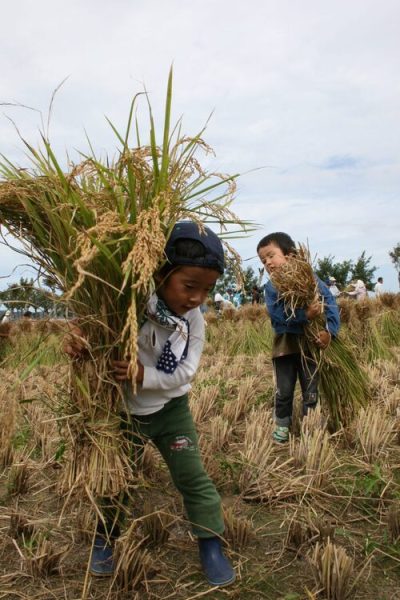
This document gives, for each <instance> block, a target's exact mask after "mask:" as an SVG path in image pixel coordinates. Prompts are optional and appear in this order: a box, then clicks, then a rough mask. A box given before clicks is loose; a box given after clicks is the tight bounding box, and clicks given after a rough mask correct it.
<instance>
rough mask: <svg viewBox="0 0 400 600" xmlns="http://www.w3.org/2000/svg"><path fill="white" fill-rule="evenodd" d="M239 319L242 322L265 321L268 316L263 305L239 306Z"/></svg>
mask: <svg viewBox="0 0 400 600" xmlns="http://www.w3.org/2000/svg"><path fill="white" fill-rule="evenodd" d="M238 313H239V318H240V319H241V320H243V321H255V322H256V323H259V322H260V321H262V320H263V319H264V320H267V319H268V314H267V310H266V307H265V305H264V304H245V305H244V306H241V307H240V309H239V311H238Z"/></svg>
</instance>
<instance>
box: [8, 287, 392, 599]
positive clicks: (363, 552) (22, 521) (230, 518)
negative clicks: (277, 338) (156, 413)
mask: <svg viewBox="0 0 400 600" xmlns="http://www.w3.org/2000/svg"><path fill="white" fill-rule="evenodd" d="M399 309H400V297H399V295H390V294H385V295H383V296H382V297H381V299H380V300H379V301H375V300H370V301H366V302H365V303H363V304H361V303H356V302H353V301H347V302H342V303H341V315H342V321H343V327H342V332H341V338H342V340H343V346H345V347H346V352H347V354H346V356H345V363H346V364H347V365H348V373H347V374H345V375H343V372H342V371H341V369H342V367H340V366H336V367H335V366H333V367H332V368H330V369H328V370H327V372H326V373H325V378H324V383H323V386H322V389H323V391H324V390H325V396H324V395H323V396H322V398H321V403H320V407H319V408H318V409H317V410H316V411H314V412H313V413H312V414H310V415H309V416H308V417H307V418H305V419H304V420H303V421H301V420H300V402H296V407H295V415H294V424H293V431H292V435H291V439H290V443H289V444H287V445H284V446H280V445H276V444H274V443H273V442H272V438H271V433H272V427H273V422H272V403H273V393H274V383H273V376H272V367H271V360H270V350H271V344H272V331H271V327H270V324H269V319H268V315H267V314H266V311H265V309H264V307H262V306H256V307H251V306H245V307H243V308H242V309H240V310H239V311H230V312H229V311H226V312H225V313H224V314H223V316H222V317H219V318H218V317H217V316H216V315H215V314H214V313H213V312H209V313H207V315H206V317H207V343H206V347H205V352H204V355H203V359H202V363H201V367H200V369H199V371H198V373H197V376H196V379H195V381H194V384H193V389H192V392H191V397H190V402H191V408H192V412H193V415H194V417H195V420H196V423H197V426H198V431H199V434H200V444H201V447H202V452H203V457H204V462H205V465H206V468H207V470H208V473H209V474H210V476H211V477H212V478H213V480H214V481H215V483H216V485H217V488H218V490H219V492H220V494H221V496H222V499H223V505H224V513H225V521H226V531H225V537H226V543H227V552H228V554H229V555H230V557H231V559H232V561H233V563H234V566H235V569H236V573H237V580H236V582H235V584H234V585H233V586H231V587H228V588H226V589H221V590H216V589H211V588H209V587H207V584H206V583H205V582H204V580H203V577H202V574H201V572H200V565H199V561H198V556H197V544H196V543H195V540H194V539H193V538H192V536H191V533H190V527H189V525H188V523H187V522H186V521H185V516H184V513H183V507H182V502H181V499H180V497H179V495H178V494H177V493H176V492H175V490H174V487H173V485H172V483H171V481H170V479H169V475H168V473H167V471H166V468H165V466H164V465H163V463H162V460H161V458H160V456H159V455H158V454H157V451H156V450H155V449H154V448H153V447H152V446H151V445H148V446H147V447H146V451H145V453H144V455H143V460H142V463H141V465H140V469H139V471H138V472H137V473H135V474H134V476H133V478H132V480H131V481H130V482H129V492H130V496H131V503H130V505H129V507H128V508H127V512H128V516H129V520H128V521H127V528H126V530H125V531H124V533H123V535H122V536H121V538H120V539H119V541H118V543H117V546H116V549H115V552H116V557H117V571H116V574H115V577H113V578H112V579H108V580H107V579H99V578H93V577H91V576H90V575H89V574H88V570H87V567H88V560H89V557H90V552H91V545H92V540H93V531H94V525H95V518H96V515H95V511H94V510H93V504H92V502H91V497H90V493H86V494H85V493H82V487H81V486H76V488H74V487H69V488H66V486H65V469H66V461H65V457H66V455H67V452H68V444H69V443H70V439H71V438H70V436H69V435H68V429H69V428H70V427H73V425H74V414H73V413H71V410H70V407H69V402H70V398H69V385H70V382H69V375H68V373H69V367H68V363H67V359H66V357H65V356H64V355H63V353H62V352H61V350H60V343H61V337H62V327H60V324H59V323H52V322H47V323H46V322H40V324H39V325H37V324H31V323H26V322H25V323H22V322H20V323H18V322H16V323H15V324H13V325H12V327H11V328H10V331H9V332H7V333H8V337H0V344H1V347H0V357H1V366H0V374H1V384H0V402H1V411H0V531H1V534H0V599H10V600H11V599H14V598H18V599H23V600H25V599H26V600H28V599H29V600H39V599H40V600H50V599H57V600H58V599H60V600H61V599H65V600H76V599H81V598H82V599H83V598H87V599H92V598H93V599H94V598H96V599H97V600H106V599H110V600H111V599H115V600H117V599H122V600H123V599H125V598H126V599H128V598H129V599H130V600H136V599H139V598H140V599H149V600H150V599H159V598H163V599H167V598H171V599H185V600H189V599H194V598H209V599H216V600H218V599H220V598H234V599H240V600H242V599H243V600H246V599H250V598H251V599H252V600H254V599H263V598H269V599H276V600H303V599H304V600H306V599H308V600H311V599H315V600H317V599H319V598H322V599H325V600H345V599H346V598H349V599H358V598H365V599H371V600H372V599H376V598H379V600H392V599H396V598H400V591H399V590H400V469H399V465H400V385H399V384H400V368H399V366H400V310H399ZM0 328H1V324H0ZM0 333H1V332H0ZM337 352H338V353H339V354H340V350H339V349H338V350H337ZM339 358H340V357H339ZM338 360H339V359H338ZM338 364H339V363H338ZM340 364H344V363H340ZM343 382H345V384H344V383H343ZM354 382H355V383H354ZM339 384H340V385H339ZM346 390H347V392H346ZM346 394H347V395H346ZM297 396H298V397H297V400H299V399H300V398H299V394H297ZM328 396H329V398H328ZM358 396H360V397H358ZM361 396H362V397H361ZM335 397H336V398H338V400H339V401H340V402H342V403H345V402H347V403H349V404H350V403H351V406H354V407H355V409H354V411H353V412H351V413H346V415H347V416H348V418H347V419H346V422H345V423H344V425H340V424H339V426H338V424H337V423H336V422H334V420H333V419H332V413H331V411H330V409H329V405H330V403H331V402H332V398H335Z"/></svg>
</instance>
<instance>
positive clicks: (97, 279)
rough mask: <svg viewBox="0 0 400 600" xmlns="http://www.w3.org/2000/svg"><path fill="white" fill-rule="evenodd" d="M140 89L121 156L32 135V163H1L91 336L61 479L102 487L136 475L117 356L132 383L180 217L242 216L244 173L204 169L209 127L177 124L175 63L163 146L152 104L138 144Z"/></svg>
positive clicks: (18, 208)
mask: <svg viewBox="0 0 400 600" xmlns="http://www.w3.org/2000/svg"><path fill="white" fill-rule="evenodd" d="M137 99H138V96H136V97H135V98H134V100H133V102H132V105H131V110H130V114H129V119H128V125H127V129H126V132H124V133H123V134H121V133H119V132H118V131H117V129H116V128H115V127H114V126H113V125H112V124H111V127H112V129H113V131H114V133H115V135H116V138H117V140H118V143H119V144H120V149H119V151H118V155H117V157H116V158H115V159H112V158H108V157H106V158H105V159H104V160H102V159H100V158H98V157H97V156H96V155H95V153H94V151H93V150H92V148H91V152H90V154H89V155H88V154H82V157H83V160H82V162H80V163H79V164H75V165H73V164H69V165H68V166H67V168H66V169H64V168H63V167H62V165H61V163H60V161H59V160H58V159H57V158H56V156H55V154H54V151H53V149H52V146H51V144H50V142H49V141H48V139H47V138H46V137H45V136H44V135H42V147H39V148H38V149H35V148H33V147H32V146H31V145H30V144H29V143H27V142H25V141H24V143H25V145H26V147H27V149H28V153H29V154H30V158H31V161H32V163H33V168H31V169H20V168H19V167H18V166H16V165H14V164H12V163H11V162H10V161H8V160H7V159H6V158H5V159H3V162H2V163H1V164H0V171H1V175H2V180H1V181H0V222H1V224H2V226H4V227H5V228H6V229H7V230H8V231H9V232H10V233H12V234H13V235H14V236H15V237H17V238H18V239H19V241H20V243H21V244H22V252H23V253H24V254H25V255H26V256H28V257H29V259H31V260H33V261H34V262H35V263H36V265H37V266H38V269H39V270H40V272H41V273H45V274H46V276H47V277H50V278H51V279H52V281H54V282H56V284H57V287H58V288H59V289H60V290H61V291H62V296H61V300H60V301H61V302H63V303H64V304H65V305H68V307H69V308H70V309H71V311H72V313H73V314H74V315H76V317H77V318H78V320H79V326H80V327H81V328H82V329H83V331H84V334H85V339H86V340H87V346H86V347H87V352H86V360H77V361H75V362H74V363H73V365H72V371H71V379H70V383H71V404H70V418H69V419H67V420H66V424H67V432H68V434H69V436H70V444H69V447H68V452H67V454H66V458H67V464H66V468H65V472H64V478H63V482H62V489H63V490H65V491H68V490H70V489H71V487H73V486H75V489H82V490H88V491H89V493H91V494H94V495H100V496H102V495H103V496H104V495H106V496H107V495H108V496H109V495H115V494H117V493H119V492H120V491H121V490H122V489H125V488H126V487H127V481H128V477H129V464H128V461H127V459H126V457H125V455H124V453H123V452H121V448H122V449H123V446H124V443H123V438H122V435H121V432H120V430H119V418H118V416H117V406H118V404H119V401H120V397H119V396H120V390H119V387H118V386H117V385H116V383H115V381H114V378H113V376H112V373H111V372H110V359H111V358H114V359H115V358H120V359H122V358H125V359H128V360H129V361H130V367H131V375H132V384H133V386H135V376H136V371H137V360H136V359H137V333H138V327H139V326H140V324H141V321H142V317H143V313H144V310H145V306H146V302H147V299H148V297H149V295H150V294H151V293H152V292H153V291H154V289H155V283H154V279H153V275H154V273H155V272H156V271H157V270H158V269H159V268H160V267H161V266H162V265H163V264H164V262H165V257H164V247H165V244H166V241H167V239H168V237H169V235H170V232H171V230H172V228H173V226H174V224H175V223H176V222H177V221H178V220H182V219H188V218H189V219H192V220H194V221H196V222H198V223H199V227H201V223H202V222H204V221H208V222H214V223H219V224H220V226H221V228H222V229H226V226H227V225H229V224H233V223H235V224H238V223H239V225H240V229H243V227H244V225H243V223H240V222H239V219H238V218H237V217H236V216H235V215H234V214H233V213H232V212H231V211H230V208H229V206H230V203H231V201H232V198H233V194H234V191H235V177H236V176H233V177H231V176H222V175H219V174H215V173H207V172H205V171H204V170H203V169H202V168H201V166H200V163H199V161H198V160H197V158H196V156H195V153H196V151H198V150H204V151H205V152H209V151H210V148H209V147H208V146H207V145H206V144H205V142H204V141H203V140H202V138H201V134H202V132H200V134H199V135H196V136H195V137H193V138H189V137H187V136H183V135H182V134H181V128H180V124H178V125H177V126H176V127H174V128H171V126H170V121H171V118H170V117H171V99H172V72H171V73H170V77H169V82H168V91H167V101H166V108H165V120H164V130H163V141H162V144H161V145H160V146H159V145H157V142H156V135H155V126H154V121H153V116H152V111H151V107H150V105H149V120H150V144H149V145H148V146H144V145H142V143H141V140H140V136H139V126H138V124H137V123H136V128H135V130H136V144H137V146H136V147H135V148H132V147H131V146H130V138H131V126H132V123H133V122H134V111H135V110H136V103H137ZM68 330H69V328H68V323H66V331H67V332H68Z"/></svg>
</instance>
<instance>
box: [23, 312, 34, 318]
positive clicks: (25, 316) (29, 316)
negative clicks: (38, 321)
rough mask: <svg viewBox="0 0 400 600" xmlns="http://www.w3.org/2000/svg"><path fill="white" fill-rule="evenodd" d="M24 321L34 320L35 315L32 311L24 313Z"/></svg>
mask: <svg viewBox="0 0 400 600" xmlns="http://www.w3.org/2000/svg"><path fill="white" fill-rule="evenodd" d="M22 318H23V319H32V318H33V313H31V311H30V310H26V311H25V312H24V314H23V315H22Z"/></svg>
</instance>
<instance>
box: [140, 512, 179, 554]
mask: <svg viewBox="0 0 400 600" xmlns="http://www.w3.org/2000/svg"><path fill="white" fill-rule="evenodd" d="M176 518H177V517H176V516H175V515H171V514H170V513H167V512H164V511H161V510H155V509H154V507H153V506H152V505H151V503H150V502H145V504H144V507H143V517H141V519H140V523H141V525H142V529H143V533H144V536H145V539H146V543H147V544H148V545H151V546H159V545H162V544H165V543H166V542H167V541H168V539H169V536H170V528H171V526H172V524H173V523H174V522H175V521H176Z"/></svg>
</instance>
